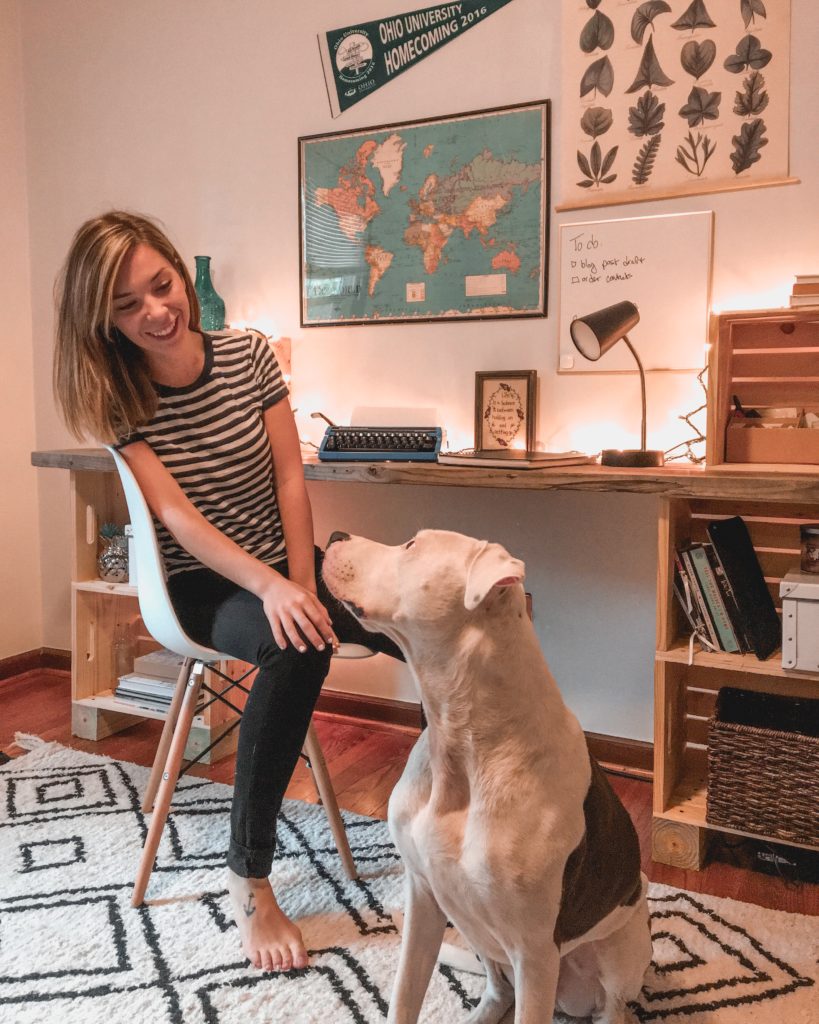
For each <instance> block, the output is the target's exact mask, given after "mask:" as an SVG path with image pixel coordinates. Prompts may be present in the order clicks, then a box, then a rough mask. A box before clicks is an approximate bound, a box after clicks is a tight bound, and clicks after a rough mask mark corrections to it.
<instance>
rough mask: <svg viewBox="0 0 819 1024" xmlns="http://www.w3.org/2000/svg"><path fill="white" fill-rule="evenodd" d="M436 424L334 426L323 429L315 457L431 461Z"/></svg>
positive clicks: (438, 435) (437, 443)
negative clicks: (424, 425)
mask: <svg viewBox="0 0 819 1024" xmlns="http://www.w3.org/2000/svg"><path fill="white" fill-rule="evenodd" d="M441 437H442V431H441V428H440V427H338V426H330V427H328V428H327V430H326V431H325V432H324V437H323V439H322V442H321V446H320V447H319V451H318V457H319V459H320V460H322V461H324V462H385V461H387V460H391V461H396V462H435V461H436V460H437V458H438V452H439V451H440V450H441Z"/></svg>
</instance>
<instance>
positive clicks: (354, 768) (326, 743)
mask: <svg viewBox="0 0 819 1024" xmlns="http://www.w3.org/2000/svg"><path fill="white" fill-rule="evenodd" d="M69 694H70V684H69V677H68V673H66V672H61V671H57V670H53V669H52V670H49V669H44V670H40V671H38V672H29V673H26V674H24V675H20V676H16V677H14V678H12V679H7V680H4V681H0V750H2V751H5V753H7V754H9V755H11V756H12V757H14V756H18V755H19V754H21V753H23V751H22V750H21V749H20V748H19V747H18V746H16V745H15V743H14V734H15V732H17V731H19V732H27V733H33V734H35V735H37V736H40V737H42V738H43V739H46V740H56V741H57V742H59V743H63V744H65V745H67V746H72V747H75V748H77V749H80V750H86V751H89V752H92V753H97V754H105V755H109V756H111V757H115V758H118V759H119V760H124V761H133V762H136V763H137V764H144V765H149V764H151V762H152V760H153V755H154V751H155V749H156V745H157V742H158V740H159V732H160V728H161V723H159V722H153V721H144V722H142V723H140V724H139V725H135V726H133V727H132V728H130V729H128V730H126V731H124V732H122V733H119V734H118V735H116V736H113V737H111V738H110V739H107V740H103V741H101V742H99V743H90V742H88V741H85V740H80V739H77V738H75V737H73V736H71V729H70V721H71V716H70V696H69ZM315 722H316V729H317V731H318V734H319V737H320V740H321V744H322V747H323V748H324V753H325V757H326V759H327V764H328V767H329V770H330V774H331V776H332V778H333V784H334V786H335V789H336V793H337V795H338V800H339V803H340V805H341V806H342V807H343V808H346V809H348V810H351V811H355V812H357V813H358V814H365V815H370V816H372V817H377V818H385V817H386V813H387V801H388V799H389V795H390V791H391V790H392V787H393V785H394V784H395V782H396V780H397V779H398V777H399V775H400V774H401V771H402V770H403V767H404V763H405V762H406V759H407V756H408V754H409V751H410V749H411V748H412V745H413V743H414V742H415V739H416V736H417V733H416V732H415V731H414V730H408V729H402V728H398V727H392V726H386V725H380V724H378V723H371V722H362V721H359V720H355V719H348V718H341V717H338V716H332V715H316V719H315ZM194 771H195V772H196V774H200V775H202V776H204V777H206V778H210V779H213V780H215V781H218V782H228V783H229V782H231V780H232V777H233V758H225V759H224V760H222V761H220V762H219V763H218V764H215V765H212V766H210V767H204V768H203V767H197V768H195V769H194ZM610 779H611V782H612V785H613V786H614V788H615V789H616V791H617V793H618V794H619V795H620V798H621V799H622V801H623V803H624V804H625V806H626V807H627V808H628V810H629V813H630V814H631V817H632V819H633V821H634V824H635V826H636V828H637V832H638V834H639V836H640V845H641V848H642V852H643V870H644V871H645V872H646V874H647V875H648V877H649V878H650V879H651V880H652V881H655V882H664V883H666V884H668V885H674V886H677V887H679V888H682V889H688V890H690V891H692V892H703V893H710V894H712V895H715V896H730V897H731V898H733V899H737V900H743V901H745V902H748V903H756V904H759V905H760V906H765V907H770V908H773V909H776V910H787V911H791V912H796V913H802V914H811V915H817V916H819V886H816V885H809V884H796V883H793V882H790V881H786V880H783V879H781V878H777V877H773V876H769V875H765V874H761V873H759V872H756V871H749V870H746V869H744V868H740V867H736V866H734V865H733V864H731V863H727V862H726V861H727V859H728V858H732V857H735V855H734V854H733V853H731V852H730V851H723V852H721V853H718V854H717V856H718V857H720V860H716V861H712V862H710V863H709V864H708V866H707V867H706V868H705V870H703V871H683V870H679V869H676V868H670V867H667V866H665V865H661V864H655V863H654V862H653V861H652V860H651V859H650V846H651V839H650V837H651V785H650V783H648V782H645V781H643V780H641V779H634V778H627V777H624V776H621V775H615V774H611V775H610ZM287 795H288V797H291V798H293V799H298V800H308V801H314V800H315V791H314V789H313V786H312V781H311V779H310V776H309V773H308V771H307V770H306V768H304V767H303V766H302V765H299V767H298V768H297V769H296V773H295V774H294V776H293V780H292V782H291V784H290V788H289V789H288V791H287Z"/></svg>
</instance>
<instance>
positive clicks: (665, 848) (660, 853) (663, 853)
mask: <svg viewBox="0 0 819 1024" xmlns="http://www.w3.org/2000/svg"><path fill="white" fill-rule="evenodd" d="M707 846H708V829H705V828H700V826H699V825H689V824H687V823H686V822H682V821H669V820H668V819H667V818H653V819H652V821H651V858H652V860H656V861H657V862H658V863H659V864H670V865H671V866H672V867H675V868H690V869H693V870H694V871H701V870H702V868H703V866H704V864H705V854H706V850H707Z"/></svg>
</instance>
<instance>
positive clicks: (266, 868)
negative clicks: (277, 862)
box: [227, 839, 276, 878]
mask: <svg viewBox="0 0 819 1024" xmlns="http://www.w3.org/2000/svg"><path fill="white" fill-rule="evenodd" d="M275 850H276V848H275V847H274V846H268V847H262V848H261V849H259V848H255V849H251V848H250V847H248V846H242V845H241V844H240V843H237V842H236V840H235V839H231V841H230V845H229V846H228V853H227V866H228V867H229V868H230V870H231V871H232V872H233V873H234V875H239V877H240V878H267V876H268V875H269V874H270V869H271V868H272V867H273V854H274V853H275Z"/></svg>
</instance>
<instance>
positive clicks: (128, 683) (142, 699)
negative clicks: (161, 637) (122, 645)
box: [114, 647, 182, 711]
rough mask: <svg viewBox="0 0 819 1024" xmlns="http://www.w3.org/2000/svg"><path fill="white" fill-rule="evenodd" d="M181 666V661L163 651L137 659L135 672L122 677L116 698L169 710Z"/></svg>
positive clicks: (146, 706)
mask: <svg viewBox="0 0 819 1024" xmlns="http://www.w3.org/2000/svg"><path fill="white" fill-rule="evenodd" d="M181 667H182V658H180V657H179V655H178V654H174V653H173V651H169V650H167V649H166V648H164V647H163V648H162V649H160V650H158V651H152V652H151V653H150V654H144V655H142V657H140V658H135V659H134V671H133V672H129V673H128V674H127V675H124V676H120V677H119V680H118V685H117V688H116V690H115V691H114V696H115V697H117V698H118V699H119V700H122V701H126V702H127V703H128V704H134V705H136V706H137V707H141V708H147V709H148V710H150V711H167V710H168V708H169V707H170V705H171V699H172V697H173V691H174V689H175V688H176V681H177V679H178V677H179V670H180V669H181Z"/></svg>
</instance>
